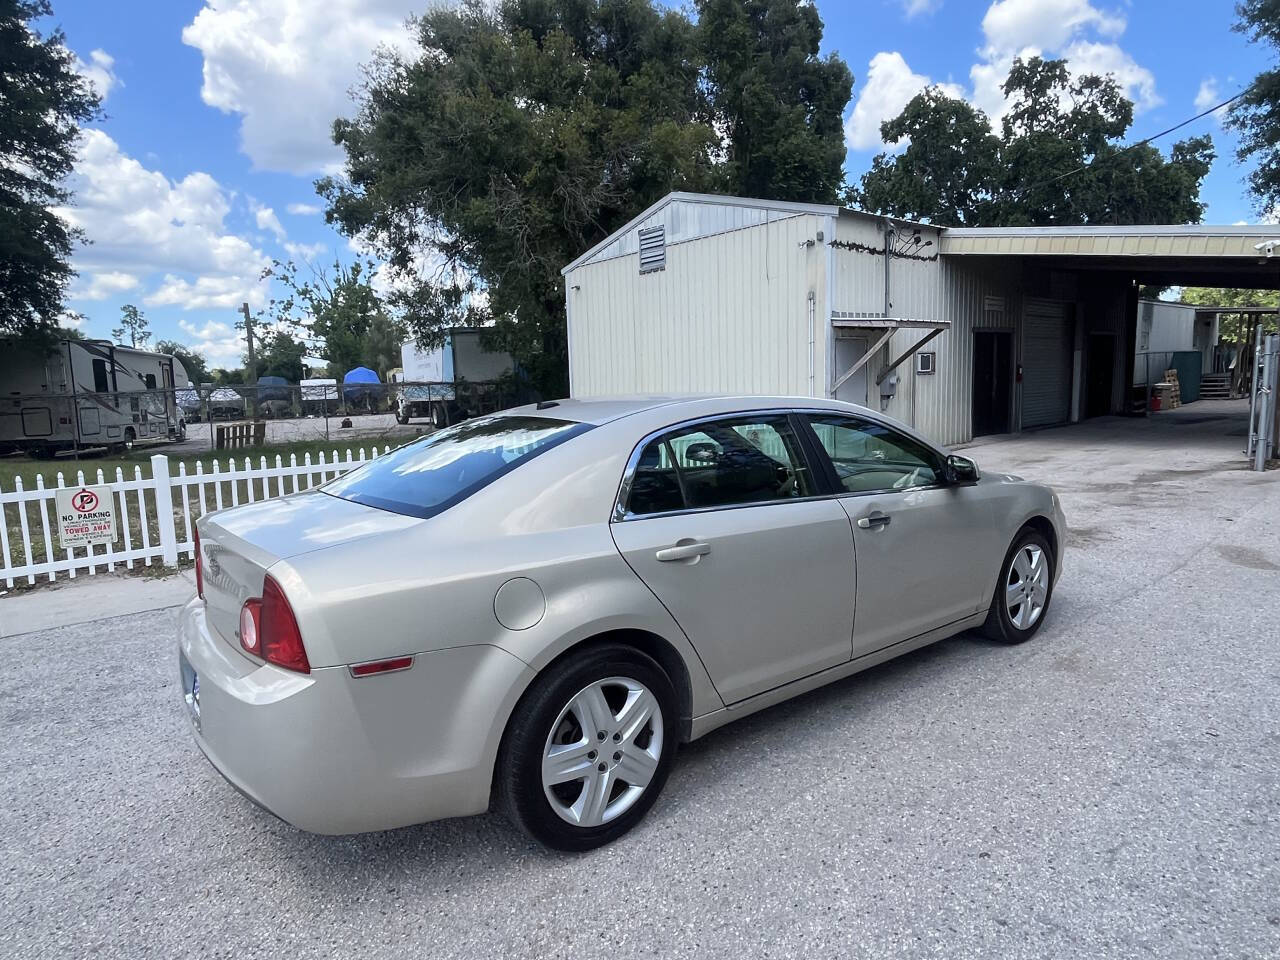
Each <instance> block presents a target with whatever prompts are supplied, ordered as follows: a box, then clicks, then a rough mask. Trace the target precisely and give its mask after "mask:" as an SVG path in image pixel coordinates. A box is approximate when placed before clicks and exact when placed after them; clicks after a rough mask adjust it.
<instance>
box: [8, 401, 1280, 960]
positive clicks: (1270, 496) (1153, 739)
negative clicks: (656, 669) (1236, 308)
mask: <svg viewBox="0 0 1280 960" xmlns="http://www.w3.org/2000/svg"><path fill="white" fill-rule="evenodd" d="M1206 411H1207V412H1206ZM1179 413H1180V414H1181V416H1180V417H1173V416H1172V415H1169V416H1164V417H1161V418H1159V419H1153V420H1152V421H1148V422H1132V421H1121V420H1105V421H1095V422H1094V423H1092V424H1089V425H1087V426H1083V427H1076V428H1069V429H1063V430H1056V431H1047V432H1042V433H1039V434H1035V435H1031V436H1028V437H1025V438H1022V439H1018V440H1014V441H1004V442H1000V443H994V444H987V445H982V446H978V447H976V448H974V449H973V450H972V451H971V452H972V454H973V455H974V456H976V457H977V459H978V460H979V462H980V463H982V464H983V466H984V467H986V468H988V469H1008V470H1014V469H1016V470H1017V471H1018V472H1019V473H1021V474H1023V475H1024V476H1028V477H1036V478H1044V479H1048V480H1051V481H1052V482H1054V483H1055V484H1056V485H1057V487H1058V489H1059V490H1060V492H1061V493H1062V495H1063V499H1064V502H1065V505H1066V510H1067V515H1068V518H1069V521H1070V523H1071V525H1072V528H1073V537H1072V542H1071V546H1070V548H1069V551H1068V555H1067V567H1066V570H1065V574H1064V578H1063V580H1062V581H1061V583H1060V585H1059V589H1058V592H1057V594H1056V596H1055V600H1054V607H1053V609H1052V611H1051V613H1050V617H1049V620H1048V622H1047V625H1046V627H1045V629H1044V630H1043V631H1042V632H1041V633H1040V634H1039V636H1038V637H1037V638H1036V639H1035V640H1034V641H1033V642H1031V643H1029V644H1027V645H1025V646H1022V647H1014V648H1005V647H998V646H993V645H990V644H988V643H986V642H984V641H981V640H979V639H976V638H974V637H972V636H961V637H957V638H954V639H952V640H948V641H945V642H943V643H940V644H937V645H935V646H933V647H931V648H929V649H927V650H923V651H920V652H917V653H915V654H912V655H908V656H906V657H904V658H901V659H900V660H898V661H895V662H893V663H890V664H887V665H884V666H882V667H879V668H877V669H875V670H872V671H870V672H868V673H865V674H863V675H861V676H858V677H854V678H850V679H848V680H846V681H842V682H839V683H836V684H834V685H832V686H830V687H827V688H825V689H823V690H821V691H818V692H815V693H813V694H810V695H807V696H804V697H802V698H800V699H798V700H795V701H792V702H790V703H787V704H784V705H782V706H780V707H776V708H774V709H772V710H768V711H766V712H764V713H761V714H758V715H755V716H753V717H750V718H748V719H745V720H743V721H741V722H739V723H737V724H734V725H732V726H730V727H727V728H724V729H722V730H720V731H718V732H717V733H715V734H713V735H711V736H709V737H707V738H705V739H704V740H701V741H699V742H698V743H696V744H693V745H691V746H689V747H687V748H686V749H684V750H683V751H682V754H681V756H680V758H679V760H678V762H677V764H676V768H675V770H674V772H673V774H672V777H671V780H670V782H669V784H668V787H667V790H666V792H665V794H664V797H663V798H662V799H661V800H660V801H659V802H658V804H657V806H656V807H655V808H654V810H653V812H652V813H651V814H650V816H649V818H648V819H647V820H646V821H645V823H643V824H642V825H641V826H640V828H639V829H637V830H636V831H634V832H633V833H632V834H631V835H629V836H628V837H626V838H624V839H623V840H622V841H620V842H619V843H617V844H615V845H613V846H612V847H609V848H606V849H604V850H599V851H595V852H593V853H590V854H586V855H581V856H563V855H553V854H549V853H545V852H543V851H542V850H540V849H538V848H536V847H534V846H531V845H530V844H528V843H526V842H525V841H523V840H522V839H520V838H519V836H518V835H517V834H516V833H515V832H514V831H513V829H511V828H510V827H508V826H507V825H506V824H505V823H504V822H503V821H502V820H501V819H499V818H497V817H495V816H492V815H490V816H484V817H477V818H472V819H466V820H457V821H451V822H443V823H438V824H429V825H426V826H423V827H418V828H412V829H406V830H399V831H394V832H389V833H381V834H369V835H363V836H358V837H348V838H322V837H314V836H308V835H304V834H300V833H298V832H296V831H295V830H293V829H291V828H289V827H287V826H285V825H283V824H281V823H279V822H278V821H276V820H274V819H273V818H272V817H270V816H269V815H267V814H265V813H263V812H261V811H259V810H257V809H256V808H255V807H253V806H251V805H250V804H249V803H248V802H246V801H244V800H242V799H241V798H240V797H239V796H238V795H237V794H236V793H234V792H233V791H232V790H231V789H230V788H229V787H228V786H227V785H226V784H225V783H223V781H222V780H221V779H220V778H219V777H218V776H217V775H216V774H215V773H214V772H213V770H212V769H211V768H210V766H209V765H208V763H207V762H206V761H205V760H204V759H203V758H202V757H201V756H200V755H199V754H198V752H197V751H196V749H195V747H194V746H193V745H192V743H191V742H190V738H189V735H188V731H187V729H186V720H185V718H184V717H183V714H182V711H181V709H180V706H179V702H178V692H177V690H176V684H175V682H174V672H175V667H174V644H173V639H172V637H173V632H174V624H175V614H174V612H173V611H160V612H153V613H149V614H141V615H136V616H130V617H120V618H116V619H113V620H105V621H99V622H97V623H93V624H87V625H82V626H76V627H64V628H62V629H59V630H52V631H48V632H43V633H36V634H27V635H25V636H19V637H14V638H9V639H5V640H0V652H2V653H3V667H0V778H2V782H3V788H4V789H3V794H4V797H5V798H6V800H7V802H6V803H4V804H0V854H2V856H0V956H4V957H15V958H16V957H66V956H85V955H89V954H93V955H95V956H101V957H141V956H148V957H152V956H181V955H201V956H216V957H244V956H252V957H277V956H278V957H335V956H342V957H354V956H368V957H393V956H413V957H424V958H426V957H429V958H433V960H434V958H444V957H454V956H458V957H492V956H505V957H509V958H514V957H526V956H538V957H573V958H581V957H595V956H606V955H607V956H609V957H611V958H625V957H640V956H662V957H672V956H684V955H688V956H698V957H743V956H753V957H754V956H768V957H802V956H803V957H810V956H858V957H946V958H948V960H954V958H962V957H992V956H999V957H1002V958H1008V957H1037V958H1039V957H1072V958H1076V957H1107V958H1116V957H1129V956H1157V957H1183V956H1223V957H1258V958H1262V957H1276V956H1278V955H1280V772H1278V771H1280V763H1278V762H1277V761H1278V760H1280V706H1278V705H1277V696H1276V693H1277V682H1278V681H1280V652H1278V649H1277V643H1276V639H1277V630H1276V622H1277V619H1278V615H1280V473H1271V474H1267V475H1258V474H1252V473H1248V472H1245V471H1243V470H1242V469H1240V467H1241V460H1240V458H1239V454H1238V450H1239V448H1240V446H1241V444H1242V443H1243V440H1242V439H1241V438H1240V437H1239V436H1232V435H1231V434H1233V433H1238V432H1239V429H1240V427H1241V426H1242V423H1243V421H1242V420H1241V419H1240V408H1239V405H1238V404H1237V405H1231V404H1221V405H1217V406H1214V405H1212V404H1211V403H1210V402H1208V401H1205V402H1201V403H1199V404H1196V405H1194V406H1193V407H1187V408H1183V410H1182V411H1179ZM0 616H3V610H0Z"/></svg>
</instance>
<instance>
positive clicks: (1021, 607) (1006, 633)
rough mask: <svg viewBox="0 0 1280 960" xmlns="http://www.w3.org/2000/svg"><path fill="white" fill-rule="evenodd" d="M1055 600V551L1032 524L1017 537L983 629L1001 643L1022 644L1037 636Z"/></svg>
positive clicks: (1010, 549)
mask: <svg viewBox="0 0 1280 960" xmlns="http://www.w3.org/2000/svg"><path fill="white" fill-rule="evenodd" d="M1052 599H1053V550H1052V549H1051V548H1050V547H1049V542H1048V541H1047V540H1046V539H1045V538H1044V537H1043V536H1042V535H1041V534H1040V533H1039V532H1037V531H1036V530H1034V529H1033V528H1031V527H1023V528H1022V529H1021V530H1020V531H1018V535H1017V536H1016V537H1014V539H1013V543H1012V544H1011V545H1010V547H1009V552H1008V553H1006V554H1005V558H1004V563H1003V564H1002V565H1001V567H1000V579H999V581H998V582H997V583H996V592H995V596H993V597H992V598H991V608H990V609H989V610H988V611H987V619H986V622H985V623H984V624H983V625H982V630H981V632H982V633H983V634H984V635H985V636H987V637H989V638H990V639H992V640H997V641H999V642H1000V643H1022V642H1024V641H1026V640H1030V639H1031V638H1032V637H1033V636H1035V635H1036V632H1037V631H1039V629H1040V627H1041V626H1043V624H1044V618H1045V614H1047V613H1048V612H1049V601H1050V600H1052Z"/></svg>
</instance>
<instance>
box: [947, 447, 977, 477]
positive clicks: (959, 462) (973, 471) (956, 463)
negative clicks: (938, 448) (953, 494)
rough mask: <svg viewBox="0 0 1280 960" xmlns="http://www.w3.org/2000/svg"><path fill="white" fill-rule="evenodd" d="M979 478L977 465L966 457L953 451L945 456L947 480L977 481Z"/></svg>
mask: <svg viewBox="0 0 1280 960" xmlns="http://www.w3.org/2000/svg"><path fill="white" fill-rule="evenodd" d="M981 479H982V473H981V472H980V471H979V470H978V465H977V464H976V463H974V462H973V461H972V460H970V459H969V458H968V457H961V456H959V455H957V454H954V453H953V454H952V455H951V456H949V457H947V480H948V481H950V482H951V483H977V482H978V481H979V480H981Z"/></svg>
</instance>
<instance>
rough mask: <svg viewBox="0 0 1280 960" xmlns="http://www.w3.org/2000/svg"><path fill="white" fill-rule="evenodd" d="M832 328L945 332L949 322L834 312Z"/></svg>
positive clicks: (949, 324)
mask: <svg viewBox="0 0 1280 960" xmlns="http://www.w3.org/2000/svg"><path fill="white" fill-rule="evenodd" d="M831 325H832V326H833V327H857V328H859V329H862V330H867V329H870V330H885V329H889V330H898V329H901V328H904V327H908V328H913V329H920V328H924V329H926V330H929V329H932V330H945V329H947V327H949V326H951V321H950V320H921V319H918V318H916V317H867V316H862V315H860V314H856V313H844V312H842V311H839V310H836V311H834V312H833V313H832V314H831Z"/></svg>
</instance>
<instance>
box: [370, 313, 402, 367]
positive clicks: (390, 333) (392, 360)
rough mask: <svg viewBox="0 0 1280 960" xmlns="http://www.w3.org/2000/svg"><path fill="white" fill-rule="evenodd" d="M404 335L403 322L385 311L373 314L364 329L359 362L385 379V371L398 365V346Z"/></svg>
mask: <svg viewBox="0 0 1280 960" xmlns="http://www.w3.org/2000/svg"><path fill="white" fill-rule="evenodd" d="M406 337H407V333H406V331H405V328H404V324H402V323H400V322H398V321H397V320H395V319H394V318H392V317H390V316H388V315H386V314H385V313H384V314H379V315H378V316H375V317H374V318H373V319H372V320H371V321H370V322H369V329H368V330H367V331H365V336H364V353H363V354H362V356H361V358H360V362H361V364H362V365H363V366H366V367H368V368H369V369H370V370H376V371H377V372H378V376H379V377H381V378H382V379H383V380H384V381H385V380H386V379H387V371H388V370H391V369H393V368H395V367H398V366H400V362H401V359H400V347H401V346H402V345H403V344H404V342H405V339H406Z"/></svg>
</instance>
